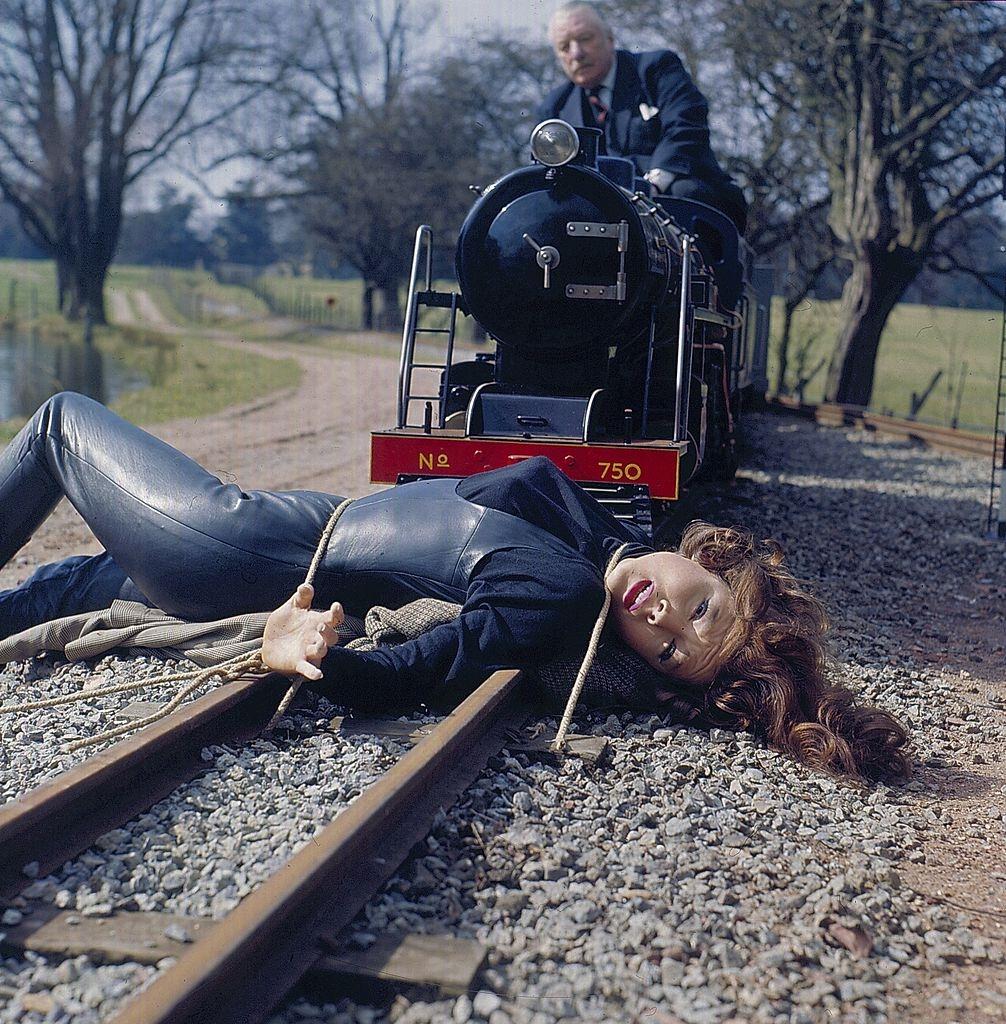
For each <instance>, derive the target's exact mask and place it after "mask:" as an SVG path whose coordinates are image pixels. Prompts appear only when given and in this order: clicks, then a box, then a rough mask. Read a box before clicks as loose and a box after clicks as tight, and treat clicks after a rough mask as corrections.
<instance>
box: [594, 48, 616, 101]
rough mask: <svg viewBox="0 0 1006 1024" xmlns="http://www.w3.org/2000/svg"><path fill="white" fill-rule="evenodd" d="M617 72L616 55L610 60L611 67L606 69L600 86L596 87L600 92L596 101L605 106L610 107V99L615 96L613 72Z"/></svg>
mask: <svg viewBox="0 0 1006 1024" xmlns="http://www.w3.org/2000/svg"><path fill="white" fill-rule="evenodd" d="M617 70H618V54H617V53H616V54H615V55H614V56H613V57H612V59H611V67H610V68H608V73H607V74H606V75H605V76H604V78H603V79H602V81H601V84H600V85H599V86H598V89H599V90H600V92H599V93H598V99H599V100H600V101H601V102H602V103H603V104H604V105H605V106H606V107H609V108H610V107H611V98H612V96H614V94H615V72H616V71H617Z"/></svg>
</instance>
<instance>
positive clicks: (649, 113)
mask: <svg viewBox="0 0 1006 1024" xmlns="http://www.w3.org/2000/svg"><path fill="white" fill-rule="evenodd" d="M639 112H640V114H642V115H643V120H644V121H649V119H650V118H651V117H656V116H657V114H659V113H660V108H659V107H651V106H650V105H649V103H640V104H639Z"/></svg>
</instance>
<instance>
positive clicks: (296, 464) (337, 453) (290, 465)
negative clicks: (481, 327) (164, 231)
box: [0, 292, 398, 588]
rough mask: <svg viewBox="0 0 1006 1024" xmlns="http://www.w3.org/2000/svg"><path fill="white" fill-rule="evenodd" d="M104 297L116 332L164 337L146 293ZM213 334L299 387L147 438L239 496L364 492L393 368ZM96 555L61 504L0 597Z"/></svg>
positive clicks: (12, 568)
mask: <svg viewBox="0 0 1006 1024" xmlns="http://www.w3.org/2000/svg"><path fill="white" fill-rule="evenodd" d="M110 297H111V307H112V311H113V317H114V318H115V319H116V320H118V321H119V322H127V323H141V324H145V325H148V326H155V327H157V328H158V329H159V330H170V329H171V328H172V325H171V324H170V323H169V322H168V321H167V320H166V318H165V317H164V316H163V314H162V313H161V311H160V310H159V309H158V308H157V306H156V304H155V303H154V302H153V301H152V300H151V298H150V296H149V295H148V294H147V293H145V292H135V293H133V295H132V302H130V300H129V298H127V297H126V296H125V295H123V294H122V293H117V292H112V293H111V296H110ZM134 309H135V314H134ZM214 334H215V335H217V336H215V337H214V341H213V342H212V343H213V344H223V345H229V346H233V347H235V348H239V349H241V350H242V351H246V352H254V353H256V354H258V355H264V356H267V357H272V358H284V357H290V358H293V359H296V360H297V362H298V363H299V364H300V367H301V371H302V377H301V382H300V384H299V385H298V386H297V387H296V388H290V389H285V390H282V391H277V392H274V393H273V394H271V395H268V396H266V397H264V398H261V399H257V400H256V401H253V402H249V403H246V404H244V405H240V406H234V407H232V408H229V409H225V410H223V411H222V412H219V413H217V414H215V415H213V416H207V417H202V418H200V419H182V420H173V421H171V422H168V423H161V424H158V425H156V426H154V427H153V428H151V429H152V432H153V433H155V434H156V435H157V436H158V437H162V438H163V439H164V440H166V441H168V442H169V443H171V444H173V445H174V446H175V447H177V448H180V449H181V450H182V451H184V452H185V453H186V454H187V455H190V456H192V457H193V458H194V459H196V461H198V462H200V463H202V465H204V466H206V468H207V469H209V470H211V471H212V472H213V473H216V474H217V475H218V476H219V477H220V478H221V479H223V480H227V481H239V482H240V483H241V485H242V486H243V487H246V488H270V489H278V490H281V489H290V488H311V489H317V490H323V491H332V492H334V493H337V494H347V495H359V494H365V493H368V492H369V491H371V490H373V489H374V488H373V487H372V486H371V485H370V482H369V476H368V467H369V433H368V431H369V429H370V427H371V425H373V424H376V423H390V422H392V416H393V415H394V406H395V389H396V381H397V373H398V366H397V363H396V361H395V360H394V359H391V358H388V357H387V356H366V355H359V354H353V353H341V354H332V353H327V352H323V351H321V350H318V349H313V348H306V347H305V346H303V345H293V344H286V343H282V342H278V341H277V342H268V341H267V342H263V341H255V342H250V341H244V340H242V339H240V338H238V337H235V336H231V337H227V336H226V334H225V332H214ZM99 550H100V546H99V545H98V543H97V541H96V540H95V539H94V537H93V536H92V535H91V533H90V531H89V530H88V529H87V527H86V526H85V525H84V524H83V522H82V521H81V520H80V517H79V516H77V514H76V513H75V512H74V511H73V509H72V508H70V507H69V506H68V505H67V504H66V503H65V502H63V503H61V504H60V506H59V507H58V508H57V510H56V511H55V513H54V514H53V515H52V516H50V517H49V519H48V520H47V521H46V522H45V524H44V525H43V526H42V527H41V528H40V529H39V530H38V531H37V532H36V534H35V536H34V537H33V538H32V539H31V541H30V542H29V543H28V544H27V545H26V546H25V547H24V548H22V550H21V551H20V552H19V553H18V555H17V556H15V558H14V559H12V560H11V562H9V563H8V564H7V565H6V566H5V567H4V568H3V569H2V570H0V588H4V587H10V586H13V585H15V584H17V583H19V582H21V581H22V580H24V579H25V578H26V577H27V576H28V575H29V574H30V573H31V572H32V571H34V569H35V568H36V567H37V566H38V565H40V564H43V563H45V562H51V561H54V560H56V559H59V558H63V557H65V556H66V555H69V554H90V553H92V552H95V551H99Z"/></svg>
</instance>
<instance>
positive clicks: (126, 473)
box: [0, 392, 342, 636]
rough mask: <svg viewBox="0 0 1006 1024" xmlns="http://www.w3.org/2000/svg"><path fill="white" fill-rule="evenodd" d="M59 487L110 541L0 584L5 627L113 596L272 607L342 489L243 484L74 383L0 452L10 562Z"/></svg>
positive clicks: (295, 575)
mask: <svg viewBox="0 0 1006 1024" xmlns="http://www.w3.org/2000/svg"><path fill="white" fill-rule="evenodd" d="M64 496H65V497H66V498H67V499H68V500H69V501H70V503H71V504H72V505H73V507H74V508H75V509H76V510H77V511H78V512H79V513H80V515H81V517H82V518H83V519H84V521H85V522H86V523H87V525H88V526H89V527H90V528H91V531H92V532H93V533H94V535H95V536H96V537H97V539H98V540H99V541H100V543H101V544H102V546H103V547H104V548H105V552H104V553H103V554H100V555H95V556H92V557H83V556H76V557H74V558H68V559H64V560H63V561H62V562H59V563H56V564H54V565H49V566H44V567H43V568H42V569H40V570H39V571H38V572H36V573H35V575H34V576H32V577H31V579H29V580H28V581H26V582H25V583H24V584H22V585H21V586H20V587H18V588H16V589H14V590H10V591H6V592H4V593H2V594H0V636H8V635H10V634H11V633H14V632H17V631H19V630H21V629H24V628H26V627H27V626H30V625H35V624H37V623H39V622H44V621H47V620H49V619H52V618H54V617H57V616H60V615H70V614H76V613H78V612H82V611H92V610H94V609H96V608H103V607H106V606H107V605H109V604H110V603H111V601H112V600H114V599H115V598H117V597H128V598H132V599H134V600H136V599H140V600H146V602H147V603H149V604H153V605H156V606H157V607H159V608H162V609H164V610H165V611H166V612H169V613H170V614H172V615H178V616H181V617H183V618H189V619H201V620H207V619H214V618H219V617H223V616H226V615H234V614H238V613H240V612H247V611H261V610H263V609H269V608H275V607H276V606H278V605H279V604H281V603H282V602H283V601H285V600H286V599H287V598H288V597H289V596H290V595H291V594H292V593H293V591H294V590H295V589H296V587H297V585H298V584H299V583H301V582H303V579H304V576H305V573H306V572H307V568H308V566H309V565H310V564H311V558H312V556H313V554H314V550H315V547H316V545H317V543H318V538H319V537H320V535H321V532H322V530H323V529H324V527H325V524H326V522H327V521H328V518H329V516H330V515H331V513H332V511H333V510H334V509H335V507H336V506H337V505H338V504H339V503H340V502H341V501H342V499H341V498H339V497H337V496H335V495H330V494H324V493H322V492H319V491H285V492H273V491H243V490H242V489H241V488H240V487H239V486H237V485H236V484H231V483H224V482H223V481H221V480H220V479H218V478H217V477H215V476H213V474H212V473H209V472H207V471H206V470H205V469H203V468H202V467H201V466H199V465H198V463H196V462H194V461H192V459H190V458H188V457H187V456H186V455H183V454H182V453H181V452H179V451H177V450H176V449H174V448H172V447H171V446H170V445H168V444H166V443H165V442H163V441H161V440H159V439H158V438H156V437H153V436H152V435H151V434H148V433H146V431H143V430H141V429H140V428H139V427H136V426H134V425H133V424H131V423H128V422H126V421H125V420H123V419H121V418H120V417H119V416H116V415H115V414H114V413H113V412H111V411H109V410H108V409H107V408H105V406H103V405H101V404H99V403H98V402H94V401H92V400H91V399H89V398H85V397H84V396H82V395H78V394H74V393H72V392H64V393H62V394H59V395H56V396H54V397H53V398H50V399H49V400H48V401H47V402H45V404H44V405H42V406H41V408H40V409H39V410H38V412H36V413H35V415H34V416H33V417H32V418H31V420H30V421H29V422H28V423H27V424H25V426H24V427H23V429H22V430H21V431H20V432H19V433H18V435H17V436H16V437H15V438H14V440H13V441H11V443H10V444H9V445H8V446H7V448H6V450H5V451H4V452H3V453H2V454H0V560H2V563H6V562H7V561H8V560H9V559H10V558H11V557H12V556H13V555H14V554H15V552H17V550H18V549H19V548H20V547H21V546H22V545H23V544H24V543H25V542H26V541H27V540H28V538H29V537H30V536H31V535H32V533H33V532H34V531H35V530H36V529H37V528H38V526H39V525H40V524H41V523H42V522H43V520H44V519H45V518H46V517H47V516H48V515H49V513H50V512H51V511H52V510H53V508H54V507H55V506H56V503H57V502H58V501H59V499H60V498H62V497H64Z"/></svg>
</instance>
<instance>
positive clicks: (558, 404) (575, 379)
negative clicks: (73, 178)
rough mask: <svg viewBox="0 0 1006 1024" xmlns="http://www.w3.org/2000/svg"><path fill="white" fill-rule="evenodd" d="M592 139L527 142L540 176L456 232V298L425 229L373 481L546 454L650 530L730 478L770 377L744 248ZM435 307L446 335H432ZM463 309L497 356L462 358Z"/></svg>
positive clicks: (762, 320) (762, 319) (485, 200)
mask: <svg viewBox="0 0 1006 1024" xmlns="http://www.w3.org/2000/svg"><path fill="white" fill-rule="evenodd" d="M599 136H600V132H599V131H598V130H597V129H594V128H574V127H573V126H571V125H569V124H567V123H566V122H564V121H560V120H549V121H545V122H543V123H542V124H540V125H538V126H537V127H536V128H535V129H534V131H533V133H532V136H531V152H532V156H533V159H534V162H533V163H532V164H531V165H530V166H527V167H522V168H519V169H518V170H515V171H513V172H511V173H509V174H507V175H505V176H504V177H502V178H500V179H499V180H498V181H496V182H495V183H493V184H492V185H490V186H489V187H487V188H486V189H485V190H484V191H481V193H480V194H479V196H478V198H477V200H476V202H475V204H474V205H473V207H472V209H471V210H470V211H469V214H468V216H467V218H466V220H465V222H464V225H463V226H462V228H461V231H460V234H459V237H458V243H457V250H456V256H455V270H456V274H457V281H458V284H459V288H460V291H459V292H456V291H450V292H445V291H436V290H434V288H433V273H432V267H433V261H432V238H431V231H430V229H429V227H427V226H425V225H424V226H423V227H420V228H419V230H418V232H417V235H416V244H415V250H414V253H413V262H412V274H411V279H410V282H409V294H408V304H407V307H406V323H405V330H404V334H403V340H402V353H401V363H400V367H399V383H398V421H397V423H396V425H395V427H394V428H393V429H390V430H381V431H376V432H374V433H373V434H372V435H371V479H372V481H373V482H375V483H395V482H401V481H404V480H407V479H415V478H418V477H429V476H467V475H469V474H471V473H477V472H481V471H483V470H486V469H492V468H496V467H499V466H504V465H508V464H509V463H511V462H513V461H514V460H517V459H523V458H528V457H531V456H534V455H545V456H547V457H548V458H549V459H551V460H552V461H553V462H554V463H555V464H556V465H557V466H558V467H559V468H560V469H562V470H563V471H564V472H565V473H566V474H567V475H568V476H570V477H572V478H573V479H575V480H577V481H578V482H579V483H581V484H583V485H584V486H585V487H587V489H588V490H590V491H592V492H593V493H594V494H595V496H596V497H597V498H598V499H599V500H601V501H603V502H605V503H606V504H608V505H610V506H611V507H612V509H613V510H614V511H615V512H616V514H617V515H620V516H624V517H628V518H632V519H634V520H635V521H637V522H638V523H640V524H641V525H643V526H645V527H647V528H649V527H651V525H652V524H651V513H652V506H653V503H657V504H659V503H662V502H667V501H674V500H676V499H677V498H678V497H679V495H680V493H681V488H682V486H683V485H684V484H685V483H687V482H688V481H689V480H691V479H694V478H695V477H696V476H699V475H706V476H710V477H720V478H727V477H729V476H731V475H732V474H733V472H734V471H735V469H736V464H737V462H736V458H737V457H736V442H737V431H738V417H739V413H740V408H741V405H742V401H743V398H744V396H745V395H746V394H748V393H755V392H757V391H759V390H761V391H764V382H765V359H766V349H767V332H768V296H767V295H765V294H764V291H765V289H764V288H763V289H758V288H756V283H758V282H757V275H756V274H755V272H754V267H753V260H752V256H751V253H750V251H749V250H748V248H747V246H746V245H745V244H744V242H743V240H742V239H741V238H740V237H739V235H738V233H737V230H736V228H735V227H734V225H733V223H732V222H731V221H730V220H729V218H727V217H726V216H725V215H723V214H722V213H720V212H719V211H718V210H714V209H712V208H711V207H709V206H706V205H705V204H703V203H698V202H694V201H690V200H686V199H675V198H670V197H664V196H658V197H654V198H651V197H650V194H649V185H648V183H646V182H645V181H641V180H638V179H636V178H635V177H634V173H635V169H634V166H633V164H632V162H631V161H629V160H624V159H621V158H614V157H603V156H602V157H598V156H597V141H598V137H599ZM476 191H477V190H476ZM760 291H761V294H759V292H760ZM436 308H440V309H444V310H446V311H447V315H446V318H443V315H441V316H442V320H441V322H443V319H446V324H447V326H441V327H434V328H431V327H424V326H423V317H424V316H427V319H428V314H427V311H428V310H430V309H436ZM459 312H460V313H462V314H465V315H468V316H471V317H473V318H474V319H475V320H476V321H477V322H478V324H480V325H481V326H482V327H483V328H484V330H485V331H486V333H487V335H488V337H489V338H490V339H491V340H492V342H493V343H494V346H495V348H494V351H491V352H480V353H478V354H477V355H476V358H475V359H473V360H464V361H458V362H455V361H454V355H455V346H454V339H455V331H456V327H457V323H458V320H457V317H458V313H459ZM421 335H425V336H427V337H431V336H432V337H439V338H440V340H441V341H442V342H444V353H443V358H442V361H441V360H440V357H439V356H438V357H437V358H436V359H435V360H432V361H429V360H425V359H419V358H417V337H418V336H421ZM422 373H425V376H426V379H427V381H428V382H429V384H428V386H427V387H426V388H424V389H422V390H423V391H425V392H426V393H420V387H421V385H420V386H417V383H416V380H417V374H422Z"/></svg>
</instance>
